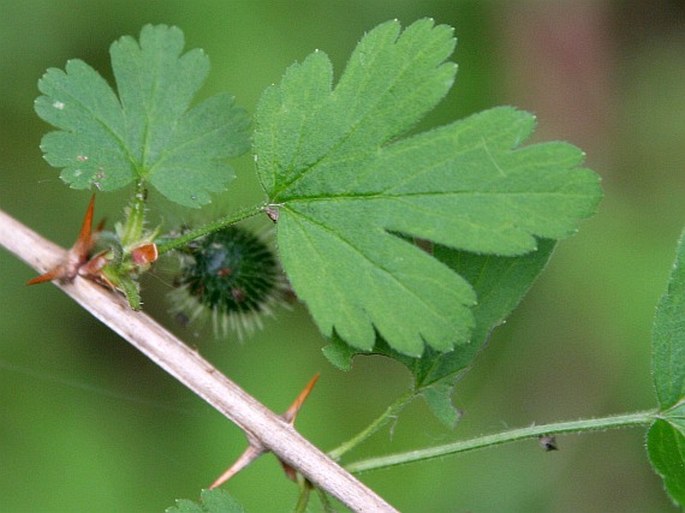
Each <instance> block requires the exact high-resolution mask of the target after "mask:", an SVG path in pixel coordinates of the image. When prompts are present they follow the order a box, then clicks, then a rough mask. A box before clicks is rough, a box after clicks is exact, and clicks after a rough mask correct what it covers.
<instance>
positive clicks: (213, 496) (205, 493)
mask: <svg viewBox="0 0 685 513" xmlns="http://www.w3.org/2000/svg"><path fill="white" fill-rule="evenodd" d="M200 502H201V503H200V504H197V503H195V502H193V501H190V500H188V499H179V500H177V501H176V506H172V507H170V508H167V509H166V513H245V510H244V509H243V507H242V506H241V505H240V504H238V502H237V501H236V500H235V499H234V498H233V497H231V496H230V495H229V494H228V493H226V492H224V491H223V490H220V489H214V490H202V495H201V497H200Z"/></svg>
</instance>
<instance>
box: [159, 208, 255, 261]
mask: <svg viewBox="0 0 685 513" xmlns="http://www.w3.org/2000/svg"><path fill="white" fill-rule="evenodd" d="M265 208H266V205H252V206H250V207H247V208H243V209H240V210H237V211H235V212H231V213H230V214H227V215H225V216H223V217H220V218H218V219H216V220H214V221H212V222H211V223H207V224H205V225H203V226H200V227H198V228H195V229H194V230H190V231H189V232H186V233H184V234H183V235H180V236H179V237H175V238H173V239H168V238H166V237H160V238H159V239H158V240H157V241H155V242H156V244H157V251H158V253H159V254H160V255H163V254H164V253H167V252H169V251H172V250H174V249H179V248H182V247H183V246H186V245H187V244H188V243H189V242H192V241H194V240H195V239H199V238H200V237H204V236H205V235H209V234H210V233H212V232H215V231H217V230H221V229H222V228H225V227H226V226H230V225H232V224H235V223H237V222H238V221H242V220H243V219H247V218H249V217H252V216H255V215H257V214H259V213H260V212H263V211H264V209H265Z"/></svg>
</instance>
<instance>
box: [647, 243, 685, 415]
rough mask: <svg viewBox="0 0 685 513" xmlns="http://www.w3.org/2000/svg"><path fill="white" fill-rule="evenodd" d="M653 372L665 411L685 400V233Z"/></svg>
mask: <svg viewBox="0 0 685 513" xmlns="http://www.w3.org/2000/svg"><path fill="white" fill-rule="evenodd" d="M652 373H653V377H654V387H655V389H656V395H657V398H658V400H659V405H660V406H661V409H666V408H670V407H671V406H673V405H674V404H676V403H677V402H678V401H681V400H683V399H685V231H684V232H683V234H681V236H680V240H679V242H678V248H677V250H676V259H675V262H674V264H673V269H672V270H671V275H670V277H669V280H668V288H667V290H666V293H665V294H664V295H663V296H662V297H661V299H660V301H659V304H658V305H657V309H656V315H655V318H654V325H653V327H652Z"/></svg>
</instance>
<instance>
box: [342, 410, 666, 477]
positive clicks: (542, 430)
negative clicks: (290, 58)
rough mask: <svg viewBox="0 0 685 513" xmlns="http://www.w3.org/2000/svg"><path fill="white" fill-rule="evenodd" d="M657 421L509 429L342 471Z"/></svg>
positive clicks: (620, 419)
mask: <svg viewBox="0 0 685 513" xmlns="http://www.w3.org/2000/svg"><path fill="white" fill-rule="evenodd" d="M657 418H659V413H658V411H657V410H646V411H640V412H636V413H628V414H625V415H614V416H610V417H601V418H596V419H581V420H574V421H570V422H556V423H552V424H543V425H539V426H535V425H533V426H529V427H525V428H518V429H512V430H510V431H504V432H501V433H495V434H492V435H485V436H480V437H476V438H472V439H470V440H460V441H457V442H452V443H449V444H445V445H439V446H436V447H428V448H426V449H417V450H415V451H408V452H403V453H398V454H390V455H388V456H380V457H377V458H369V459H366V460H360V461H356V462H354V463H350V464H349V465H345V469H346V470H348V471H349V472H352V473H359V472H366V471H369V470H377V469H383V468H389V467H394V466H397V465H404V464H405V463H413V462H417V461H426V460H431V459H434V458H440V457H443V456H448V455H450V454H457V453H460V452H466V451H473V450H475V449H484V448H486V447H493V446H495V445H501V444H505V443H510V442H517V441H519V440H527V439H531V438H537V437H540V436H544V435H556V434H562V433H584V432H586V431H604V430H608V429H617V428H623V427H635V426H647V425H648V424H650V423H651V422H653V421H654V420H656V419H657Z"/></svg>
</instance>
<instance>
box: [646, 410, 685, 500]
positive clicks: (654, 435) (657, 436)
mask: <svg viewBox="0 0 685 513" xmlns="http://www.w3.org/2000/svg"><path fill="white" fill-rule="evenodd" d="M647 451H648V453H649V459H650V461H651V462H652V466H653V467H654V469H655V470H656V472H657V474H659V475H660V476H661V478H662V479H663V480H664V486H665V487H666V491H667V492H668V494H669V495H670V497H671V499H673V501H674V502H675V503H676V504H677V505H679V506H681V507H685V435H684V434H683V433H682V432H681V431H679V430H677V429H676V428H675V427H673V426H672V425H670V424H669V423H668V422H666V421H665V420H657V421H656V422H654V424H652V426H651V427H650V428H649V431H648V433H647Z"/></svg>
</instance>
